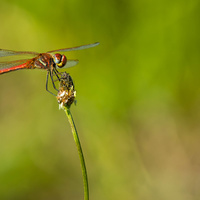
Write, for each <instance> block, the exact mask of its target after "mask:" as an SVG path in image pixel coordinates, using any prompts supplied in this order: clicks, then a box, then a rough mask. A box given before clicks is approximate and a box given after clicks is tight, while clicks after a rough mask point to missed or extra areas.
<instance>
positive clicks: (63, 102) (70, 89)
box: [56, 72, 76, 108]
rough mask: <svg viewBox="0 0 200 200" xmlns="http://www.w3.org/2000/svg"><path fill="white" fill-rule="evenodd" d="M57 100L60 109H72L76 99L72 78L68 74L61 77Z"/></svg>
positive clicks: (64, 73)
mask: <svg viewBox="0 0 200 200" xmlns="http://www.w3.org/2000/svg"><path fill="white" fill-rule="evenodd" d="M56 98H57V99H58V103H59V108H63V106H67V107H70V106H71V104H72V103H73V102H74V100H75V98H76V91H75V89H74V83H73V80H72V77H71V76H70V75H69V74H68V73H66V72H63V73H62V75H61V78H60V87H59V91H58V94H57V97H56Z"/></svg>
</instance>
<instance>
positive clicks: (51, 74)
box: [49, 71, 60, 91]
mask: <svg viewBox="0 0 200 200" xmlns="http://www.w3.org/2000/svg"><path fill="white" fill-rule="evenodd" d="M49 73H50V77H51V81H52V85H53V88H54V89H55V90H56V91H59V90H58V89H57V88H56V86H55V83H54V80H53V73H54V74H55V75H56V76H57V78H58V80H59V81H60V77H59V76H58V75H57V73H56V72H55V71H49Z"/></svg>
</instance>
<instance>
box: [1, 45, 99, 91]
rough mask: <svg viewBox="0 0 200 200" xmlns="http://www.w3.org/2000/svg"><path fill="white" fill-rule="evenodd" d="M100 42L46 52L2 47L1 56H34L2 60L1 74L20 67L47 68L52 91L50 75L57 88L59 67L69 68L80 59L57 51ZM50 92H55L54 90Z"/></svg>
mask: <svg viewBox="0 0 200 200" xmlns="http://www.w3.org/2000/svg"><path fill="white" fill-rule="evenodd" d="M98 44H99V43H98V42H96V43H94V44H87V45H82V46H77V47H72V48H65V49H57V50H53V51H48V52H46V53H37V52H31V51H11V50H5V49H0V57H6V56H15V55H29V56H32V57H33V56H34V57H33V58H31V59H23V60H14V61H8V62H0V74H4V73H7V72H11V71H16V70H19V69H45V70H47V79H46V90H47V91H48V92H50V91H49V90H48V79H49V76H50V78H51V81H52V84H53V87H54V89H56V86H55V83H54V78H53V77H54V76H56V77H57V79H58V80H60V77H59V75H60V73H59V72H58V70H57V68H67V67H72V66H74V65H76V64H78V60H69V59H67V58H66V56H65V55H62V54H60V53H56V52H66V51H74V50H82V49H87V48H91V47H95V46H97V45H98ZM56 90H57V89H56ZM57 91H58V90H57ZM50 93H51V94H53V93H52V92H50Z"/></svg>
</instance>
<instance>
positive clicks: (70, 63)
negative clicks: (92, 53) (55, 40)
mask: <svg viewBox="0 0 200 200" xmlns="http://www.w3.org/2000/svg"><path fill="white" fill-rule="evenodd" d="M77 64H78V60H67V63H66V65H65V66H64V67H62V69H63V68H69V67H73V66H75V65H77Z"/></svg>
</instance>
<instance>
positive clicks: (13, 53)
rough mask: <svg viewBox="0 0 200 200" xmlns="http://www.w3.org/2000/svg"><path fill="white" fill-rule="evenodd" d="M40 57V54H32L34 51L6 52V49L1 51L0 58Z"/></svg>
mask: <svg viewBox="0 0 200 200" xmlns="http://www.w3.org/2000/svg"><path fill="white" fill-rule="evenodd" d="M25 54H26V55H27V54H29V55H34V56H36V55H38V54H39V53H37V52H32V51H11V50H5V49H0V57H6V56H15V55H25Z"/></svg>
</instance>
